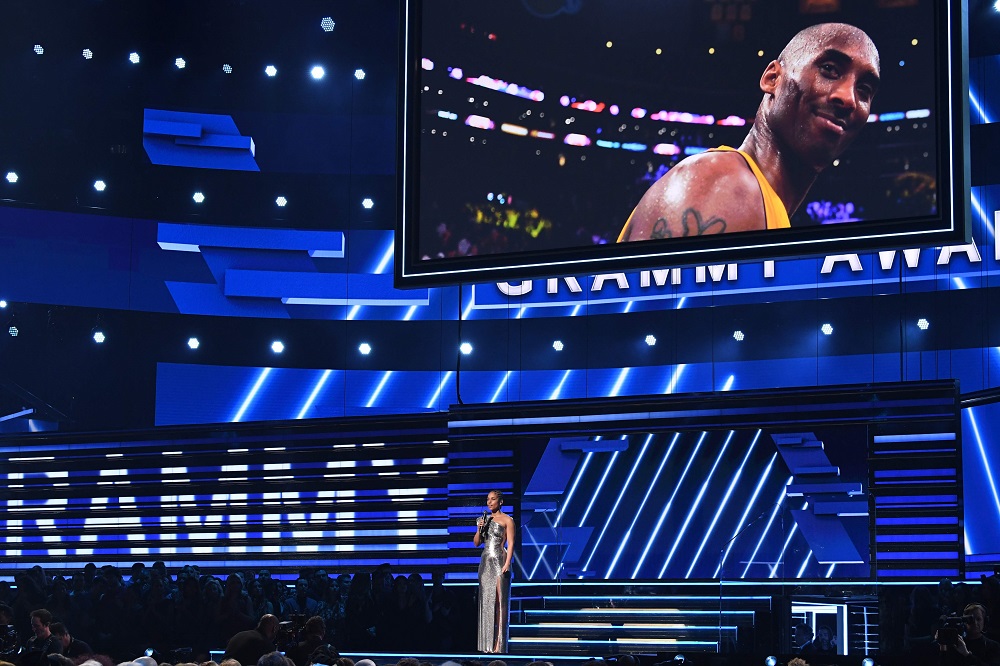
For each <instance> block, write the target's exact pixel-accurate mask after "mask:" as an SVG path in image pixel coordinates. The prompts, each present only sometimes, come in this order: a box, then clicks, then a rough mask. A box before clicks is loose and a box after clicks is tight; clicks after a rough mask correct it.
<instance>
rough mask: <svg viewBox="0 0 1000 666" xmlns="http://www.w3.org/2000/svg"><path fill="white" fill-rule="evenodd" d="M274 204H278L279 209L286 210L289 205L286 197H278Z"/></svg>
mask: <svg viewBox="0 0 1000 666" xmlns="http://www.w3.org/2000/svg"><path fill="white" fill-rule="evenodd" d="M274 203H276V204H278V208H284V207H285V206H287V205H288V199H286V198H285V197H278V198H277V199H275V200H274Z"/></svg>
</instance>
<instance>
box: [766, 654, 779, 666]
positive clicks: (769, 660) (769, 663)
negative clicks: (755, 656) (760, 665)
mask: <svg viewBox="0 0 1000 666" xmlns="http://www.w3.org/2000/svg"><path fill="white" fill-rule="evenodd" d="M777 664H778V659H777V658H776V657H774V656H771V655H768V656H767V657H765V658H764V666H777Z"/></svg>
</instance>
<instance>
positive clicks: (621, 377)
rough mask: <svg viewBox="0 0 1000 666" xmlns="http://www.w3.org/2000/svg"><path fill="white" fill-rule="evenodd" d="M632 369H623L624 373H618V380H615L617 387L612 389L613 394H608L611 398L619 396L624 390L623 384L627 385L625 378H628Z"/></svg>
mask: <svg viewBox="0 0 1000 666" xmlns="http://www.w3.org/2000/svg"><path fill="white" fill-rule="evenodd" d="M630 369H631V368H622V371H621V372H619V373H618V379H617V380H615V385H614V386H613V387H611V393H609V394H608V397H609V398H613V397H615V396H616V395H618V392H619V391H621V390H622V384H624V383H625V378H626V377H628V371H629V370H630Z"/></svg>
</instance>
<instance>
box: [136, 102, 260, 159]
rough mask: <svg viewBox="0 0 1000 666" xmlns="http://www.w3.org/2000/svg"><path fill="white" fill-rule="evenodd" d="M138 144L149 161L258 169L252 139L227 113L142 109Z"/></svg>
mask: <svg viewBox="0 0 1000 666" xmlns="http://www.w3.org/2000/svg"><path fill="white" fill-rule="evenodd" d="M142 147H143V148H144V149H145V150H146V155H148V156H149V160H150V161H151V162H152V163H153V164H163V165H169V166H178V167H190V168H195V169H226V170H229V171H260V167H258V166H257V162H256V160H255V159H254V154H255V152H256V149H255V147H254V143H253V139H252V138H250V137H248V136H242V135H241V134H240V130H239V128H238V127H236V122H235V121H234V120H233V118H232V116H228V115H221V114H210V113H188V112H184V111H167V110H162V109H145V110H144V112H143V126H142Z"/></svg>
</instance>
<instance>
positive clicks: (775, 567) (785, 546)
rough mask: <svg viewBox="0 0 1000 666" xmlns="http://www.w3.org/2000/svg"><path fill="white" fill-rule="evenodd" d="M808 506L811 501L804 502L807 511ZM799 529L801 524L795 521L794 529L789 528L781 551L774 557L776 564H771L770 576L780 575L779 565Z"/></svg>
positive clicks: (803, 508)
mask: <svg viewBox="0 0 1000 666" xmlns="http://www.w3.org/2000/svg"><path fill="white" fill-rule="evenodd" d="M808 508H809V502H803V503H802V510H803V511H805V510H806V509H808ZM798 529H799V524H798V523H793V524H792V529H790V530H788V536H787V537H786V538H785V543H783V544H782V545H781V552H779V553H778V556H777V557H776V558H774V564H772V565H771V573H770V574H769V575H768V578H776V577H777V576H778V567H780V566H781V563H782V561H783V560H784V558H785V552H786V551H787V550H788V545H789V544H790V543H792V537H794V536H795V533H796V532H797V531H798Z"/></svg>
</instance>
